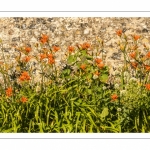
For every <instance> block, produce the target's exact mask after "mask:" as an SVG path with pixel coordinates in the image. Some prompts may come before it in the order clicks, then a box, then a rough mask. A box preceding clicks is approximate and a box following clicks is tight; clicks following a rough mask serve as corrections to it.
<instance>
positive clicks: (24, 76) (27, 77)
mask: <svg viewBox="0 0 150 150" xmlns="http://www.w3.org/2000/svg"><path fill="white" fill-rule="evenodd" d="M19 79H20V81H26V80H27V81H28V80H30V76H29V74H28V72H26V71H24V72H23V73H22V74H21V76H20V77H19Z"/></svg>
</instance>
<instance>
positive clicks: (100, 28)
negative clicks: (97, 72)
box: [0, 17, 150, 69]
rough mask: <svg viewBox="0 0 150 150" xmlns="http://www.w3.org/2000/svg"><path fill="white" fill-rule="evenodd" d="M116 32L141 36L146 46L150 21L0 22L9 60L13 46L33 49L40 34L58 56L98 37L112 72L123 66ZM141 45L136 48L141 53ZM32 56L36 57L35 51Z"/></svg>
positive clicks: (3, 20)
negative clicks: (47, 36)
mask: <svg viewBox="0 0 150 150" xmlns="http://www.w3.org/2000/svg"><path fill="white" fill-rule="evenodd" d="M118 29H123V31H124V32H125V33H126V35H127V36H128V35H132V34H138V35H142V38H141V42H142V44H143V43H146V44H147V45H149V40H150V18H137V17H136V18H115V17H113V18H102V17H99V18H98V17H96V18H94V17H93V18H87V17H85V18H81V17H77V18H57V17H56V18H0V38H1V39H2V40H3V46H4V52H5V53H9V54H10V53H12V57H13V56H14V55H15V51H14V49H13V48H12V47H13V46H21V45H23V44H29V45H31V46H33V45H34V44H35V43H36V42H38V41H39V38H40V36H41V34H47V35H49V37H50V43H51V44H52V45H53V44H55V45H59V46H60V47H61V51H60V52H59V53H62V54H64V53H65V51H66V50H67V47H68V46H69V45H75V44H77V43H79V44H81V43H82V42H86V41H88V42H90V43H91V44H94V43H95V41H96V38H97V37H99V38H101V39H103V40H104V51H103V53H104V56H105V63H106V64H107V65H109V66H110V67H111V68H113V69H114V68H117V67H118V66H120V65H122V60H123V57H122V55H121V52H120V50H119V47H118V44H117V42H118V40H119V37H117V35H116V30H118ZM142 44H141V47H139V48H141V50H142V49H143V47H142ZM33 53H35V55H36V54H37V51H36V49H35V50H33ZM58 58H59V57H58ZM1 60H2V53H1V52H0V61H1Z"/></svg>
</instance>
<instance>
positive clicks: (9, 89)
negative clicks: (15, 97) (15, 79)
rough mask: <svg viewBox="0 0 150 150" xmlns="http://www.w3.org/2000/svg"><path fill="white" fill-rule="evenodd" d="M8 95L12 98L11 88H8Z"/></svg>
mask: <svg viewBox="0 0 150 150" xmlns="http://www.w3.org/2000/svg"><path fill="white" fill-rule="evenodd" d="M6 95H7V96H8V97H10V96H12V88H11V87H9V88H7V90H6Z"/></svg>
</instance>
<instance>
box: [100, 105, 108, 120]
mask: <svg viewBox="0 0 150 150" xmlns="http://www.w3.org/2000/svg"><path fill="white" fill-rule="evenodd" d="M108 114H109V113H108V108H107V107H105V108H104V109H103V111H102V113H101V117H102V118H105V117H106V116H108Z"/></svg>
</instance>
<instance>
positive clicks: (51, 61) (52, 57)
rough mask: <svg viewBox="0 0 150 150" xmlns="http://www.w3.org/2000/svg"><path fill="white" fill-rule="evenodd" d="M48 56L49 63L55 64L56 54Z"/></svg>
mask: <svg viewBox="0 0 150 150" xmlns="http://www.w3.org/2000/svg"><path fill="white" fill-rule="evenodd" d="M47 58H48V63H49V64H51V65H52V64H54V63H55V59H54V56H53V54H48V55H47Z"/></svg>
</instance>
